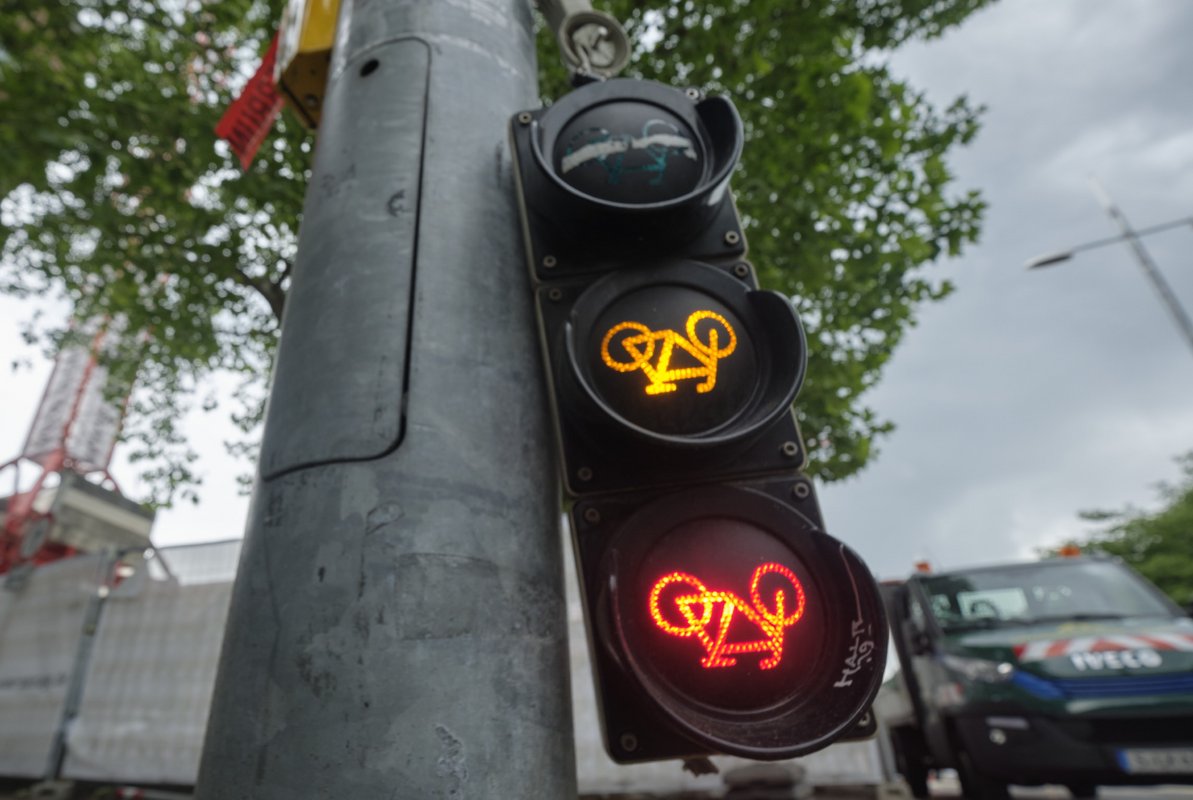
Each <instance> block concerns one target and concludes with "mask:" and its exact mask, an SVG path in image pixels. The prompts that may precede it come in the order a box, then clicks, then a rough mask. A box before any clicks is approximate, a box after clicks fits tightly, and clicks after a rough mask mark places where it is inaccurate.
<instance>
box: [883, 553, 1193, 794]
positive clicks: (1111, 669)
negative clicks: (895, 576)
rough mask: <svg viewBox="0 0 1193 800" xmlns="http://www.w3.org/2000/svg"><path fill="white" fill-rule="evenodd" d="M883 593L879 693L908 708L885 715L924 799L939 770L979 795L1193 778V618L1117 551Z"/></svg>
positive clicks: (953, 575) (973, 572) (932, 580)
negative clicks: (887, 653)
mask: <svg viewBox="0 0 1193 800" xmlns="http://www.w3.org/2000/svg"><path fill="white" fill-rule="evenodd" d="M884 595H885V600H886V603H887V608H888V615H889V619H890V624H891V635H892V636H893V637H894V645H895V652H896V653H897V654H898V657H899V665H900V674H899V675H897V676H895V678H893V679H892V680H891V681H889V682H888V684H887V686H885V687H884V692H885V693H886V694H887V695H888V698H889V697H891V696H897V697H898V698H899V699H901V700H902V703H901V706H902V707H903V708H905V709H906V713H904V714H902V715H896V716H894V717H893V718H891V719H888V720H887V722H886V724H887V727H888V728H889V730H890V733H891V743H892V747H893V749H894V752H895V757H896V763H897V765H898V767H899V771H900V772H901V773H902V774H903V776H904V778H905V779H906V780H907V783H908V785H909V786H910V787H911V789H912V793H913V794H914V795H915V796H916V797H927V796H928V784H927V778H928V773H929V771H930V770H934V769H941V768H952V769H955V770H956V771H957V773H958V775H959V777H960V779H961V784H962V790H963V792H964V794H965V796H966V797H968V798H1006V797H1008V796H1009V795H1008V793H1007V786H1008V784H1021V785H1022V784H1026V785H1034V784H1043V783H1054V784H1063V785H1065V786H1067V787H1068V788H1069V790H1070V792H1071V793H1072V794H1073V795H1074V796H1075V797H1092V796H1093V795H1094V793H1095V790H1096V787H1097V786H1099V785H1107V784H1155V783H1193V620H1191V619H1189V617H1188V616H1186V614H1185V612H1184V611H1183V610H1182V609H1181V608H1180V607H1178V606H1177V605H1175V604H1174V603H1172V602H1171V601H1170V600H1169V599H1168V598H1167V597H1165V596H1164V595H1163V594H1162V593H1161V592H1160V591H1159V590H1158V589H1156V588H1155V587H1154V586H1152V585H1151V584H1150V583H1148V582H1147V581H1146V580H1144V579H1143V578H1142V577H1141V576H1139V575H1138V574H1137V573H1135V572H1134V571H1132V570H1131V569H1129V568H1128V567H1127V566H1125V565H1124V564H1122V563H1121V562H1119V561H1118V560H1116V559H1111V558H1103V557H1070V558H1054V559H1047V560H1044V561H1040V562H1035V563H1025V564H1011V565H1003V566H990V567H981V568H976V569H968V570H959V571H953V572H947V573H940V574H916V575H914V576H912V577H911V578H909V579H907V580H905V581H900V582H895V583H887V584H885V585H884ZM880 699H881V696H880ZM888 704H889V705H891V707H897V706H900V703H898V702H895V703H888Z"/></svg>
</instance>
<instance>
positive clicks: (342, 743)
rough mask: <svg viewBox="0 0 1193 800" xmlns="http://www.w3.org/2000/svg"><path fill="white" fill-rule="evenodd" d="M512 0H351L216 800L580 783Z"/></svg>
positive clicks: (232, 631) (275, 416) (527, 61)
mask: <svg viewBox="0 0 1193 800" xmlns="http://www.w3.org/2000/svg"><path fill="white" fill-rule="evenodd" d="M535 77H536V72H535V61H534V39H533V36H532V33H531V9H530V5H529V3H527V2H526V1H525V0H468V1H467V2H463V1H462V0H440V1H438V2H425V0H343V7H342V9H341V12H340V21H339V32H338V34H337V41H336V45H335V49H334V52H333V56H332V62H331V67H330V72H329V83H328V87H327V93H326V96H325V103H324V112H323V123H322V129H321V130H320V132H319V142H318V152H317V156H316V159H315V169H314V174H313V175H312V177H311V183H310V188H309V189H308V192H307V198H306V207H305V212H304V214H305V216H304V218H303V223H302V233H301V236H300V240H299V251H298V259H297V264H296V266H295V271H294V278H293V286H292V288H291V290H290V295H289V298H288V299H287V301H286V313H285V320H284V323H283V326H282V338H281V344H280V349H279V353H278V360H277V367H276V372H275V375H274V383H273V390H272V395H271V398H270V406H269V414H268V417H267V421H266V426H265V439H264V443H263V446H262V452H261V461H260V469H259V476H258V481H257V486H256V492H255V495H254V498H253V503H252V509H251V511H250V516H249V522H248V533H247V537H246V539H245V544H244V552H243V555H242V557H241V563H240V572H239V575H238V578H237V581H236V588H235V591H234V594H233V598H232V606H231V611H230V618H229V622H228V630H227V633H226V636H225V640H224V648H223V654H222V657H221V662H220V672H219V678H218V680H217V683H216V689H215V700H214V703H213V707H212V712H211V719H210V723H209V726H208V731H207V740H206V746H205V748H204V752H203V759H202V765H201V767H200V771H199V782H198V784H199V785H198V789H197V796H198V797H199V798H203V800H247V799H248V798H252V800H270V799H271V798H276V799H277V800H282V799H283V798H284V800H298V799H299V798H319V799H321V800H322V799H325V798H326V799H329V800H348V798H353V799H355V798H360V799H361V800H379V799H380V798H433V797H445V798H446V797H451V798H469V797H483V798H524V797H535V798H539V797H541V798H560V797H569V796H574V795H575V793H576V788H575V767H574V755H573V732H572V725H571V713H570V707H569V697H570V695H569V689H568V674H569V670H568V650H567V642H566V635H567V630H566V609H565V602H564V594H563V574H562V561H561V551H560V537H559V533H558V530H559V519H560V516H559V501H558V490H557V488H556V486H557V478H556V475H555V471H554V467H553V464H552V461H551V447H550V440H549V431H548V416H547V407H546V400H545V396H544V394H543V389H542V383H543V381H542V378H541V375H540V365H539V357H538V345H537V340H536V338H535V334H534V327H533V317H532V309H531V302H530V300H531V292H530V289H529V283H528V278H527V274H526V266H525V261H524V258H525V257H524V255H523V251H522V243H521V237H520V235H519V228H518V225H519V223H518V217H517V212H516V210H515V204H514V203H515V194H514V188H513V185H512V175H511V170H510V160H509V155H508V153H509V150H508V145H507V142H506V131H507V123H508V120H509V117H510V116H511V115H512V114H513V113H514V112H515V111H517V110H518V109H521V108H526V107H530V106H533V105H535V104H536V102H537V98H536V83H535Z"/></svg>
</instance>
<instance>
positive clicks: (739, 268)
mask: <svg viewBox="0 0 1193 800" xmlns="http://www.w3.org/2000/svg"><path fill="white" fill-rule="evenodd" d="M733 274H734V275H736V276H737V277H739V278H748V277H749V276H750V266H749V265H748V264H746V263H744V262H743V263H738V264H734V265H733Z"/></svg>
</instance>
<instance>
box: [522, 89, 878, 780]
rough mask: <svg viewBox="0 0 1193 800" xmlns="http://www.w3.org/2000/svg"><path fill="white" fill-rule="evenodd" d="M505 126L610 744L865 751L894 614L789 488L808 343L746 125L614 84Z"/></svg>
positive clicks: (670, 92)
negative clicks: (764, 282)
mask: <svg viewBox="0 0 1193 800" xmlns="http://www.w3.org/2000/svg"><path fill="white" fill-rule="evenodd" d="M510 130H511V145H512V150H513V154H514V161H515V165H514V166H515V175H516V178H517V187H518V198H519V203H520V210H521V214H522V223H523V229H524V234H525V240H526V247H527V257H528V265H529V271H530V276H531V280H532V282H533V283H534V285H535V301H536V309H537V315H538V323H539V332H540V335H541V344H542V348H543V356H544V363H545V366H546V373H547V380H548V385H549V388H550V392H549V396H550V400H551V406H552V413H553V418H554V422H555V428H556V433H557V441H558V444H559V453H560V467H561V474H562V476H563V483H564V487H565V490H566V491H567V493H568V494H569V495H570V496H572V497H573V498H576V502H575V505H574V507H573V508H572V510H571V519H572V529H573V535H574V539H575V544H576V556H577V563H578V565H579V569H580V574H581V584H582V593H583V599H584V603H585V619H586V621H587V623H588V632H589V638H590V644H591V652H592V656H593V665H594V675H595V677H596V681H597V690H598V696H599V698H600V700H599V704H600V709H601V714H602V723H603V727H604V732H605V743H606V749H607V750H608V751H609V753H610V755H611V756H612V757H613V758H614V759H615V760H618V761H647V760H657V759H662V758H674V757H688V756H696V755H703V754H709V753H734V754H737V755H742V756H746V757H751V758H759V759H777V758H791V757H794V756H797V755H800V754H803V753H807V752H810V751H812V750H815V749H818V748H820V747H823V746H825V745H827V744H828V743H830V742H831V741H833V740H836V739H840V738H850V737H852V736H856V735H857V734H858V732H859V721H861V720H863V719H864V718H866V717H867V716H868V707H869V704H870V702H871V701H872V700H873V697H874V694H875V693H876V692H877V689H878V685H879V682H880V681H881V673H882V669H883V664H884V655H885V650H886V641H887V637H886V627H885V624H886V623H885V618H884V616H883V609H882V604H881V602H880V601H879V600H878V595H877V589H876V587H875V584H874V581H873V578H872V577H871V576H870V574H869V572H868V571H867V570H866V568H865V566H864V565H863V564H862V562H861V561H860V560H859V559H858V558H857V556H856V555H854V554H853V552H852V551H851V550H850V549H849V548H847V547H845V546H844V545H842V544H841V543H840V542H838V541H837V540H836V539H833V538H832V537H831V536H829V535H828V534H827V533H825V532H824V526H823V522H822V520H821V518H820V511H819V508H818V507H817V505H816V498H815V494H814V492H813V491H812V489H811V483H810V482H809V481H808V480H807V478H805V477H804V476H803V475H801V474H800V473H799V470H800V468H801V467H802V465H803V462H804V456H805V454H804V450H803V447H802V443H801V437H800V434H799V429H798V427H797V425H796V422H795V417H794V413H793V411H792V403H793V401H794V400H795V398H796V395H797V393H798V391H799V388H800V386H801V384H802V382H803V378H804V371H805V367H806V364H807V343H806V339H805V335H804V331H803V327H802V326H801V324H800V321H799V318H798V316H797V315H796V312H795V309H794V307H793V305H792V303H791V302H790V301H789V300H788V299H787V298H785V297H783V296H782V295H780V294H778V293H775V292H770V291H762V290H760V289H759V288H758V283H757V279H756V277H755V275H754V271H753V268H752V267H751V266H750V264H749V263H748V262H747V261H745V260H744V256H745V249H746V248H745V237H744V236H743V234H742V228H741V223H740V221H739V219H738V216H737V211H736V209H735V208H734V205H733V198H732V195H731V193H730V191H729V178H730V175H731V174H732V172H733V169H734V167H735V165H736V163H737V159H738V157H739V155H740V153H741V149H742V141H743V131H742V124H741V120H740V118H739V117H738V115H737V111H736V110H735V109H734V107H733V104H732V103H730V102H729V101H728V100H727V99H725V98H719V97H714V98H702V97H701V96H700V95H699V94H698V93H696V92H692V91H679V90H676V89H672V88H670V87H667V86H663V85H661V84H657V83H651V82H647V81H638V80H612V81H608V82H605V83H591V84H588V85H586V86H583V87H581V88H579V89H577V90H576V91H574V92H571V93H569V94H568V95H566V96H565V97H563V98H560V99H559V100H558V101H557V102H556V103H555V104H554V105H552V106H550V107H549V108H546V109H539V110H535V111H524V112H522V113H520V114H517V115H516V116H515V117H514V118H513V120H512V121H511V125H510ZM869 719H870V723H869V729H872V728H873V720H872V717H870V718H869ZM861 724H862V726H863V727H864V723H861Z"/></svg>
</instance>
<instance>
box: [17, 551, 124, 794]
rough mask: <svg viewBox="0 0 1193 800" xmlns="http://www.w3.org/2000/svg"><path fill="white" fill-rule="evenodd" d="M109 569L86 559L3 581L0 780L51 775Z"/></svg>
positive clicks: (91, 558)
mask: <svg viewBox="0 0 1193 800" xmlns="http://www.w3.org/2000/svg"><path fill="white" fill-rule="evenodd" d="M104 563H105V561H104V559H103V558H101V557H99V556H81V557H78V558H71V559H67V560H64V561H58V562H55V563H53V564H48V565H46V566H44V567H38V568H37V569H35V570H33V571H32V572H31V573H29V574H28V575H26V576H25V577H24V579H23V580H21V581H14V580H13V578H12V576H11V575H9V576H4V577H0V583H3V584H4V586H0V776H3V777H7V778H39V777H42V776H45V775H46V774H47V769H48V767H49V758H50V750H51V748H52V746H53V743H54V736H55V734H56V733H57V731H58V728H59V725H60V723H61V721H62V712H63V707H64V705H65V703H66V693H67V688H68V685H69V683H70V676H71V673H72V670H73V669H74V665H75V658H76V656H77V654H78V650H79V640H80V637H81V634H82V631H83V621H84V617H85V615H86V612H87V607H88V603H89V602H90V601H91V599H92V598H93V597H95V594H96V591H97V589H98V588H99V585H100V583H101V582H102V579H103V566H104ZM14 584H15V585H14Z"/></svg>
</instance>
